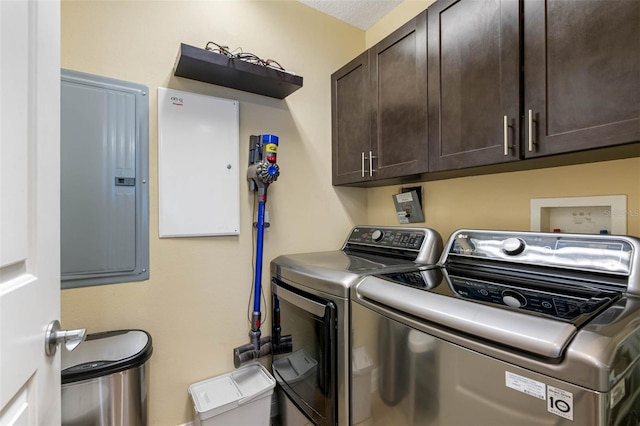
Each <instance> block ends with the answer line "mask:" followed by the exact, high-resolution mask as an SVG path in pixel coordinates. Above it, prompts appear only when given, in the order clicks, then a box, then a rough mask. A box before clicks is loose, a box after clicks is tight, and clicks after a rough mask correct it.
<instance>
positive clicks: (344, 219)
mask: <svg viewBox="0 0 640 426" xmlns="http://www.w3.org/2000/svg"><path fill="white" fill-rule="evenodd" d="M208 41H214V42H217V43H220V44H225V45H228V46H229V47H230V48H232V49H233V48H236V47H242V49H243V50H244V51H246V52H252V53H255V54H257V55H258V56H260V57H262V58H265V59H266V58H271V59H275V60H277V61H278V62H280V63H281V64H282V65H283V66H284V67H285V68H287V69H290V70H292V71H294V72H296V73H297V74H299V75H301V76H303V78H304V86H303V87H302V88H301V89H299V90H298V91H296V92H295V93H293V94H292V95H290V96H288V97H287V98H285V99H284V100H277V99H272V98H268V97H264V96H259V95H254V94H250V93H246V92H242V91H236V90H232V89H227V88H224V87H220V86H215V85H211V84H206V83H201V82H196V81H192V80H188V79H182V78H178V77H174V76H173V66H174V62H175V59H176V55H177V53H178V48H179V45H180V43H181V42H184V43H187V44H191V45H193V46H198V47H204V46H205V44H206V43H207V42H208ZM364 47H365V39H364V32H363V31H361V30H358V29H356V28H353V27H351V26H348V25H346V24H344V23H341V22H339V21H338V20H336V19H332V18H329V17H327V16H326V15H323V14H321V13H320V12H317V11H315V10H313V9H311V8H308V7H306V6H303V5H302V4H301V3H298V2H295V1H292V0H290V1H264V0H256V1H179V0H178V1H157V2H154V1H122V2H118V1H108V2H107V1H67V0H64V1H63V2H62V66H63V67H64V68H69V69H74V70H78V71H82V72H88V73H92V74H98V75H102V76H107V77H112V78H118V79H123V80H128V81H133V82H137V83H142V84H146V85H148V86H149V95H150V96H149V112H150V113H149V116H150V122H149V128H150V132H149V133H150V139H149V145H150V146H149V148H150V149H149V151H150V153H149V154H150V155H149V165H150V167H149V169H150V176H149V181H150V187H149V189H150V192H149V194H150V200H149V201H150V202H149V205H150V271H151V279H150V280H149V281H145V282H140V283H134V284H117V285H107V286H100V287H90V288H84V289H74V290H64V291H62V320H63V324H64V325H65V327H68V328H75V327H87V328H88V331H89V332H96V331H103V330H114V329H120V328H141V329H144V330H147V331H149V332H150V333H151V335H152V337H153V346H154V353H153V356H152V358H151V363H150V366H151V376H150V385H151V387H150V399H149V410H150V424H152V425H177V424H181V423H185V422H187V421H190V420H191V411H190V402H189V398H188V395H187V389H188V387H189V385H190V384H191V383H194V382H196V381H199V380H203V379H206V378H209V377H213V376H216V375H218V374H222V373H226V372H229V371H231V370H232V369H233V358H232V349H233V348H234V347H236V346H239V345H242V344H245V343H247V342H248V337H247V333H248V330H249V324H248V320H247V315H248V304H249V297H250V289H251V281H252V274H253V273H252V260H251V259H252V235H251V232H250V229H251V223H252V222H253V218H252V206H253V204H252V201H253V196H252V194H250V193H249V191H248V190H246V189H245V188H246V185H245V178H244V176H245V174H246V169H244V168H243V169H242V170H241V171H240V173H241V177H240V179H241V181H242V182H241V183H242V184H241V194H240V195H241V227H242V233H241V235H240V236H239V237H214V238H185V239H162V240H160V239H159V238H158V207H157V206H158V185H157V173H158V170H157V154H158V150H157V88H158V87H169V88H172V89H178V90H184V91H189V92H196V93H201V94H205V95H211V96H217V97H221V98H228V99H237V100H239V101H240V159H241V164H242V165H243V166H244V164H245V163H244V162H243V161H246V160H245V159H246V158H247V155H248V154H247V150H248V140H249V136H250V135H251V134H261V133H274V134H277V135H278V136H279V137H280V150H279V155H278V163H279V164H280V167H281V176H280V178H279V180H278V182H276V183H275V184H274V185H272V186H271V187H270V189H269V202H268V204H267V210H268V211H269V213H270V219H271V225H272V227H271V230H270V231H269V232H268V233H266V235H265V244H264V249H265V253H264V265H265V267H264V275H263V277H264V278H263V282H264V283H265V284H266V285H267V288H266V290H267V294H268V291H269V286H268V283H269V281H268V269H269V268H268V265H269V261H270V260H271V259H272V258H273V257H275V256H277V255H279V254H284V253H293V252H304V251H315V250H330V249H335V248H337V247H339V246H340V244H341V243H342V242H343V239H344V238H345V236H346V234H347V232H348V230H349V229H350V228H351V227H352V226H353V225H355V224H357V223H363V222H365V221H366V196H367V195H366V191H365V190H363V189H352V188H333V187H332V186H331V124H330V123H331V106H330V99H331V95H330V75H331V73H332V72H334V71H335V70H337V69H338V68H339V67H341V66H342V65H343V64H345V63H346V62H347V61H349V60H350V59H352V58H353V57H355V56H356V55H357V54H359V53H360V52H361V51H363V50H364ZM267 299H268V297H267ZM265 311H266V310H263V313H264V312H265ZM268 322H270V318H269V319H268ZM263 334H264V335H270V334H271V333H270V327H269V324H267V325H266V326H265V327H263Z"/></svg>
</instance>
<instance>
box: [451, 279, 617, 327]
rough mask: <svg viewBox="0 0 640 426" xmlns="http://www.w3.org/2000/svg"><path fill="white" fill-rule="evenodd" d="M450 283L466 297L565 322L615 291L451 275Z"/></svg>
mask: <svg viewBox="0 0 640 426" xmlns="http://www.w3.org/2000/svg"><path fill="white" fill-rule="evenodd" d="M449 284H450V286H451V289H452V290H453V291H454V292H455V293H456V295H458V296H459V297H462V298H465V299H472V300H474V301H477V302H485V303H490V304H493V305H503V306H504V305H506V306H509V307H511V308H515V309H523V310H526V311H532V312H538V313H541V314H545V315H549V316H552V317H554V318H556V319H561V320H565V321H572V320H574V319H576V318H577V317H578V316H580V315H583V314H591V313H593V312H595V311H596V310H598V309H600V308H601V307H602V306H604V305H606V304H608V303H609V302H611V301H612V300H614V299H615V298H616V294H615V293H603V292H594V293H593V294H585V295H577V294H575V295H567V294H561V293H553V292H545V291H541V290H538V289H529V288H517V287H512V286H504V285H500V284H497V283H492V282H486V281H480V280H474V279H470V278H460V277H452V276H449Z"/></svg>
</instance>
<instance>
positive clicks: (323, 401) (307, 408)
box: [271, 226, 442, 425]
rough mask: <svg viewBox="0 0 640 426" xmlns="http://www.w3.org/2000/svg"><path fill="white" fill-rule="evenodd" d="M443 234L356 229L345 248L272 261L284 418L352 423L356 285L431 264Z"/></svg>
mask: <svg viewBox="0 0 640 426" xmlns="http://www.w3.org/2000/svg"><path fill="white" fill-rule="evenodd" d="M441 252H442V238H441V237H440V235H439V234H438V233H437V232H436V231H434V230H432V229H428V228H409V227H398V228H394V227H373V226H357V227H355V228H353V229H352V230H351V232H350V234H349V236H348V238H347V240H346V242H345V243H344V245H343V246H342V248H341V249H340V250H333V251H325V252H316V253H304V254H293V255H283V256H279V257H277V258H276V259H274V260H273V261H272V262H271V276H272V280H271V287H272V297H273V300H272V307H273V316H272V318H273V329H272V335H271V338H272V351H273V362H272V368H273V374H274V377H275V378H276V380H277V383H278V386H277V389H278V390H277V392H278V393H277V395H278V400H279V407H280V410H279V412H280V417H281V419H282V423H283V424H284V425H287V424H299V423H303V424H304V423H309V424H315V425H346V424H348V423H349V418H350V414H349V406H350V404H349V393H350V392H349V388H350V380H349V373H350V371H351V365H350V364H351V360H350V354H349V347H350V343H349V338H350V324H349V318H350V309H349V294H350V288H351V287H352V286H353V285H354V284H355V283H357V282H358V281H359V280H360V279H362V277H364V276H366V275H369V274H372V273H380V272H385V271H386V272H391V271H402V270H405V269H414V268H415V267H417V266H421V265H433V264H435V263H436V262H437V260H438V258H439V256H440V254H441Z"/></svg>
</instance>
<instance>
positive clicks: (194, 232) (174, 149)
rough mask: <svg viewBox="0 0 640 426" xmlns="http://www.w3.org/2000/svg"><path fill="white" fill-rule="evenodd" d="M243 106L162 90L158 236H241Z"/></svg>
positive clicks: (159, 113) (160, 88)
mask: <svg viewBox="0 0 640 426" xmlns="http://www.w3.org/2000/svg"><path fill="white" fill-rule="evenodd" d="M239 127H240V126H239V102H238V101H236V100H229V99H221V98H216V97H212V96H205V95H200V94H196V93H189V92H183V91H179V90H173V89H166V88H163V87H159V88H158V178H159V204H160V205H159V233H160V237H161V238H166V237H197V236H217V235H238V234H239V233H240V175H239Z"/></svg>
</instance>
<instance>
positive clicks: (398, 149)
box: [367, 11, 429, 180]
mask: <svg viewBox="0 0 640 426" xmlns="http://www.w3.org/2000/svg"><path fill="white" fill-rule="evenodd" d="M426 17H427V15H426V11H425V12H423V13H421V14H420V15H418V16H417V17H415V18H413V19H412V20H410V21H409V22H407V23H406V24H405V25H403V26H402V27H400V28H399V29H398V30H396V31H394V32H393V33H392V34H391V35H389V36H387V37H386V38H385V39H384V40H382V41H381V42H380V43H378V44H376V45H375V46H374V47H373V48H371V81H372V87H373V96H372V99H371V105H372V108H373V120H372V129H371V133H372V135H373V143H372V154H373V156H374V158H373V160H372V161H371V163H370V165H372V166H373V168H374V171H373V179H374V180H378V179H385V178H391V177H397V176H406V175H411V174H419V173H423V172H426V171H427V170H428V166H429V164H428V152H429V151H428V145H427V19H426ZM367 168H369V165H368V166H367Z"/></svg>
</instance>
